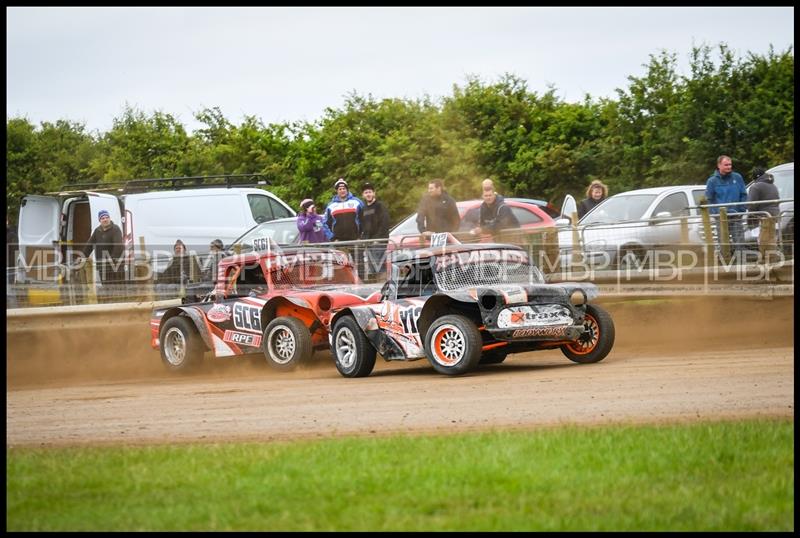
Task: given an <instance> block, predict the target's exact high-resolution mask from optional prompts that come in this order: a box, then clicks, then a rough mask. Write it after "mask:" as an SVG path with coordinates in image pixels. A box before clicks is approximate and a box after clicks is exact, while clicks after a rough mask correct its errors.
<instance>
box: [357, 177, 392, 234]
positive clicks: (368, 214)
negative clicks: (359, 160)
mask: <svg viewBox="0 0 800 538" xmlns="http://www.w3.org/2000/svg"><path fill="white" fill-rule="evenodd" d="M361 195H362V196H363V197H364V202H365V204H364V207H363V209H362V210H361V239H386V238H387V237H389V211H387V209H386V206H384V205H383V203H382V202H381V201H380V200H378V198H377V197H376V196H375V187H374V186H373V185H372V183H365V184H364V186H363V187H362V189H361Z"/></svg>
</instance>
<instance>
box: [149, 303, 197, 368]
mask: <svg viewBox="0 0 800 538" xmlns="http://www.w3.org/2000/svg"><path fill="white" fill-rule="evenodd" d="M159 348H160V351H161V361H162V362H163V363H164V366H166V367H167V369H168V370H171V371H173V372H186V371H189V370H191V369H193V368H195V367H196V366H197V365H198V364H200V362H201V361H202V360H203V353H204V352H205V349H204V346H203V343H202V342H201V341H200V335H199V334H198V333H197V329H196V328H195V326H194V324H193V323H192V321H191V320H190V319H189V318H186V317H184V316H174V317H171V318H169V319H168V320H167V321H166V322H164V325H163V326H162V327H161V334H160V335H159Z"/></svg>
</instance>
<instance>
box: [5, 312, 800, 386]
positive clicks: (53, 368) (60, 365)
mask: <svg viewBox="0 0 800 538" xmlns="http://www.w3.org/2000/svg"><path fill="white" fill-rule="evenodd" d="M600 304H601V305H602V306H603V307H604V308H605V309H606V310H608V311H609V312H610V313H611V315H612V317H613V319H614V323H615V327H616V343H615V349H616V350H620V351H622V350H624V351H627V352H631V353H638V352H642V353H647V352H648V351H649V352H655V351H658V352H681V351H704V350H721V349H748V348H754V349H757V348H772V347H780V346H793V343H794V329H793V327H794V325H793V321H794V298H793V297H782V298H775V299H772V300H765V299H742V298H730V297H707V298H690V299H663V300H657V301H616V300H614V299H613V298H609V299H608V300H606V301H602V302H601V303H600ZM7 336H8V339H7V343H6V356H7V359H6V388H7V389H8V390H14V389H20V388H28V387H38V386H56V387H58V386H70V385H80V384H91V383H96V382H104V383H109V382H110V383H114V382H120V383H122V382H126V383H127V382H136V381H150V382H156V383H158V382H173V381H175V380H176V377H178V378H179V377H180V376H181V375H183V374H176V373H171V372H168V371H167V370H166V369H165V368H164V367H163V365H162V364H161V357H160V355H159V353H158V351H157V350H154V349H152V348H151V347H150V332H149V325H148V320H147V319H143V320H142V322H141V324H120V325H118V326H115V327H114V328H111V329H106V328H104V329H103V330H98V331H80V332H78V331H64V330H54V331H51V332H46V333H14V334H8V335H7ZM613 354H614V351H612V354H611V355H610V356H609V357H608V358H607V359H606V360H607V361H608V360H613V359H614V356H613ZM423 362H424V361H423ZM382 365H383V361H382V360H381V359H380V358H379V359H378V363H377V365H376V366H377V368H376V370H379V369H381V368H384V366H382ZM412 365H419V363H411V364H409V365H408V366H409V367H411V366H412ZM392 366H393V367H395V366H397V363H392ZM322 370H324V371H326V372H327V371H329V372H330V375H331V376H334V377H336V376H338V373H337V372H336V369H335V366H334V365H333V362H332V360H331V358H330V355H329V353H328V352H327V351H318V352H317V353H316V354H315V356H314V358H313V360H312V361H311V362H310V363H309V364H307V365H303V366H301V367H300V368H298V369H297V370H295V371H293V372H278V371H275V370H272V369H271V368H270V367H269V366H268V365H267V364H266V361H265V360H264V359H263V357H262V356H260V355H253V356H248V357H241V356H240V357H227V358H213V357H211V355H206V360H205V361H204V363H203V365H202V366H201V368H200V369H199V370H198V371H196V372H192V373H189V374H187V375H186V377H188V378H190V379H193V380H198V379H202V380H212V379H215V378H227V379H231V378H251V377H256V378H258V377H264V376H292V377H293V378H295V379H296V378H303V377H314V376H319V374H320V371H322Z"/></svg>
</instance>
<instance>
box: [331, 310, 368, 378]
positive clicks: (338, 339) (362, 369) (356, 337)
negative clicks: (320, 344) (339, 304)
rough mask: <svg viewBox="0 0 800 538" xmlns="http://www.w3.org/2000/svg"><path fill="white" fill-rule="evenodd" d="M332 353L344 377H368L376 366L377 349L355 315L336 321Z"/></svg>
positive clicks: (332, 338)
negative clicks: (368, 338)
mask: <svg viewBox="0 0 800 538" xmlns="http://www.w3.org/2000/svg"><path fill="white" fill-rule="evenodd" d="M331 353H332V354H333V362H334V363H335V364H336V369H337V370H339V373H340V374H342V375H343V376H344V377H366V376H368V375H369V374H370V373H372V369H373V368H374V367H375V356H376V355H377V351H376V349H375V348H374V347H373V346H372V344H371V343H370V342H369V340H367V335H365V334H364V331H362V330H361V327H359V326H358V322H356V320H355V318H354V317H353V316H344V317H342V318H339V319H338V320H336V323H334V326H333V333H332V336H331Z"/></svg>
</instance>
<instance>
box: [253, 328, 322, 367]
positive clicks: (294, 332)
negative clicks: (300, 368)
mask: <svg viewBox="0 0 800 538" xmlns="http://www.w3.org/2000/svg"><path fill="white" fill-rule="evenodd" d="M263 348H264V357H265V358H266V359H267V364H269V365H270V366H272V367H273V368H275V369H276V370H283V371H288V370H293V369H294V368H296V367H297V365H298V364H300V363H301V362H303V361H308V360H309V359H311V355H312V354H313V352H314V350H313V348H312V346H311V333H309V332H308V328H307V327H306V326H305V325H304V324H303V322H301V321H300V320H298V319H295V318H290V317H287V316H281V317H278V318H275V319H273V320H272V321H271V322H270V323H269V325H267V328H266V329H264V343H263Z"/></svg>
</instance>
